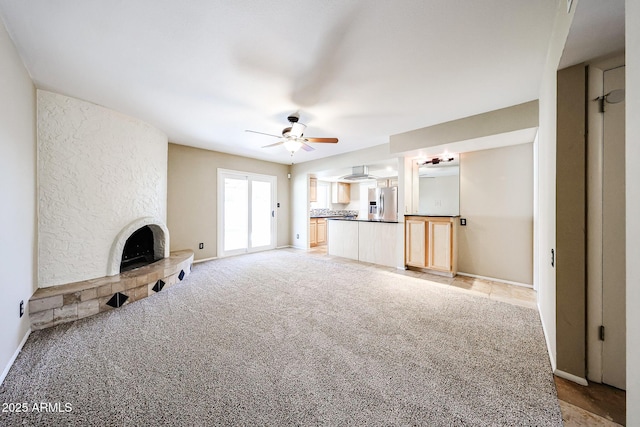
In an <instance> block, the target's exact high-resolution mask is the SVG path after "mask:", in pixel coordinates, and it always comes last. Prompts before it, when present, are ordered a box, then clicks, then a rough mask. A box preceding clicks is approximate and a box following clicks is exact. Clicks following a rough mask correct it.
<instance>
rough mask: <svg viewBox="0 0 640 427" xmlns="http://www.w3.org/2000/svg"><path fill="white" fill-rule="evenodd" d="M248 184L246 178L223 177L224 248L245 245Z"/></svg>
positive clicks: (247, 215)
mask: <svg viewBox="0 0 640 427" xmlns="http://www.w3.org/2000/svg"><path fill="white" fill-rule="evenodd" d="M248 199H249V185H248V181H247V180H246V179H234V178H225V179H224V250H225V251H232V250H236V249H243V248H246V247H247V243H248V241H249V238H248V237H249V236H248V234H249V233H248V230H247V224H248V219H249V207H248V206H247V200H248Z"/></svg>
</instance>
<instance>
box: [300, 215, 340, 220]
mask: <svg viewBox="0 0 640 427" xmlns="http://www.w3.org/2000/svg"><path fill="white" fill-rule="evenodd" d="M344 217H345V215H311V216H310V217H309V218H327V219H332V218H338V219H340V218H344Z"/></svg>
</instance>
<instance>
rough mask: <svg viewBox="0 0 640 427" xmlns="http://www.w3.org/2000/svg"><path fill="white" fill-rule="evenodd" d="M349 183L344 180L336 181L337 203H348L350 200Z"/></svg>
mask: <svg viewBox="0 0 640 427" xmlns="http://www.w3.org/2000/svg"><path fill="white" fill-rule="evenodd" d="M350 193H351V184H348V183H345V182H339V183H338V203H349V202H350V201H351V194H350Z"/></svg>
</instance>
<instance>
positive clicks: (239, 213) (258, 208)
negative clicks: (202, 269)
mask: <svg viewBox="0 0 640 427" xmlns="http://www.w3.org/2000/svg"><path fill="white" fill-rule="evenodd" d="M275 205H276V177H275V176H269V175H258V174H252V173H248V172H238V171H230V170H224V169H218V219H219V220H218V256H220V257H224V256H229V255H237V254H241V253H247V252H256V251H261V250H267V249H274V248H275V247H276V217H275V212H276V209H275Z"/></svg>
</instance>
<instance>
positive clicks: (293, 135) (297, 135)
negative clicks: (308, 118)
mask: <svg viewBox="0 0 640 427" xmlns="http://www.w3.org/2000/svg"><path fill="white" fill-rule="evenodd" d="M287 120H289V124H290V125H291V126H287V127H286V128H284V129H282V135H273V134H270V133H264V132H258V131H255V130H245V132H251V133H258V134H260V135H267V136H273V137H275V138H282V141H279V142H276V143H275V144H269V145H265V146H263V147H262V148H268V147H275V146H277V145H284V148H286V149H287V151H289V152H290V153H291V155H292V156H293V154H294V153H295V152H296V151H298V150H299V149H300V148H302V149H303V150H305V151H313V150H314V148H313V147H312V146H310V145H308V144H307V143H308V142H314V143H318V142H320V143H329V144H335V143H337V142H338V138H314V137H310V136H304V134H303V132H304V130H305V128H306V127H307V125H304V124H302V123H299V120H300V115H299V114H298V113H293V114H291V115H289V117H287Z"/></svg>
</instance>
